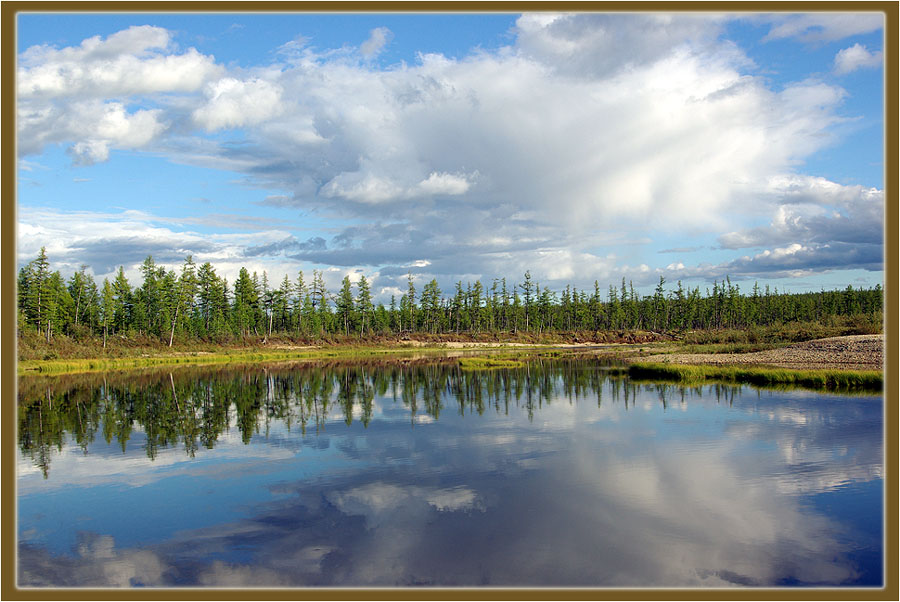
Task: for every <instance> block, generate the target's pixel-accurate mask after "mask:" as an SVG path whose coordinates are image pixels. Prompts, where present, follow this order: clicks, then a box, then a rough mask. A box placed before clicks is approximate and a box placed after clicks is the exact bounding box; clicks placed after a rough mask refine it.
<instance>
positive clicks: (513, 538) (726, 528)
mask: <svg viewBox="0 0 900 602" xmlns="http://www.w3.org/2000/svg"><path fill="white" fill-rule="evenodd" d="M18 428H19V435H18V436H19V453H18V460H17V466H18V481H17V482H18V537H19V546H18V549H19V557H18V567H19V585H20V586H93V587H101V586H185V585H199V586H207V587H212V586H221V587H236V586H241V587H243V586H277V587H286V586H288V587H289V586H304V585H323V586H365V585H404V586H405V585H445V586H462V585H478V586H481V585H494V586H635V587H651V586H667V587H680V586H757V585H759V586H794V585H816V586H821V585H824V586H833V585H857V586H858V585H864V586H865V585H876V586H880V585H881V583H882V556H883V543H882V514H883V502H882V493H883V465H884V464H883V434H882V398H881V397H880V396H874V397H873V396H861V397H854V396H840V395H832V394H820V393H814V392H808V391H797V390H794V391H772V390H756V389H752V388H747V387H726V386H704V387H700V388H685V387H678V386H672V385H656V384H637V383H633V382H630V381H628V380H627V379H624V378H621V377H617V378H610V377H608V374H607V373H606V372H605V371H604V370H603V369H602V368H598V366H597V364H596V363H595V362H587V361H558V362H551V363H547V362H545V363H543V364H530V365H529V366H528V367H526V368H520V369H515V370H491V371H482V372H478V371H462V370H460V369H459V368H458V367H457V366H455V365H453V364H452V363H450V362H445V363H442V364H432V365H408V366H394V367H380V366H377V365H374V364H373V365H334V366H311V365H294V366H284V365H282V366H269V367H267V368H265V367H261V366H259V365H256V366H253V367H244V368H240V369H234V368H229V369H223V368H205V369H193V368H192V369H179V370H173V371H172V372H171V373H169V372H155V373H152V374H139V375H135V374H131V375H123V374H119V375H113V374H107V375H92V376H90V377H81V378H65V377H59V378H55V379H49V378H46V379H32V378H30V379H22V380H20V385H19V425H18Z"/></svg>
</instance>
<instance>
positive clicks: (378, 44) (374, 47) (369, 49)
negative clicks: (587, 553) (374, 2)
mask: <svg viewBox="0 0 900 602" xmlns="http://www.w3.org/2000/svg"><path fill="white" fill-rule="evenodd" d="M393 37H394V34H393V33H391V30H390V29H388V28H387V27H376V28H375V29H373V30H372V31H371V32H369V39H368V40H366V41H365V42H363V43H362V44H361V45H360V47H359V52H360V54H362V55H363V57H365V58H367V59H371V58H374V57H376V56H378V55H379V54H380V53H381V52H382V51H383V50H384V47H385V46H386V45H387V44H388V42H390V41H391V39H392V38H393Z"/></svg>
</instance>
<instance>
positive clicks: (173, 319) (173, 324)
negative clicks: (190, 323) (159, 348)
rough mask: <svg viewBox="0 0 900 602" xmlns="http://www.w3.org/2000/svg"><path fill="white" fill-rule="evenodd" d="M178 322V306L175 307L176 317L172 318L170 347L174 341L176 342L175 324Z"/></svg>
mask: <svg viewBox="0 0 900 602" xmlns="http://www.w3.org/2000/svg"><path fill="white" fill-rule="evenodd" d="M177 321H178V306H177V305H176V306H175V316H174V317H173V318H172V332H171V333H169V347H171V346H172V341H173V340H175V322H177Z"/></svg>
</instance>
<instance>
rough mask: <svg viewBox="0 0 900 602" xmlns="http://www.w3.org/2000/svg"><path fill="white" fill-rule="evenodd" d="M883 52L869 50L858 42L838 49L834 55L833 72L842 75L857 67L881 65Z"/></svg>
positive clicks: (872, 67)
mask: <svg viewBox="0 0 900 602" xmlns="http://www.w3.org/2000/svg"><path fill="white" fill-rule="evenodd" d="M882 60H883V53H882V52H881V51H880V50H876V51H875V52H869V49H868V48H866V47H865V46H861V45H860V44H854V45H853V46H850V47H849V48H844V49H843V50H841V51H839V52H838V53H837V54H836V55H835V57H834V72H835V73H836V74H837V75H844V74H847V73H850V72H852V71H856V70H857V69H874V68H876V67H878V66H880V65H881V61H882Z"/></svg>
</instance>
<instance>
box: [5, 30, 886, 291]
mask: <svg viewBox="0 0 900 602" xmlns="http://www.w3.org/2000/svg"><path fill="white" fill-rule="evenodd" d="M17 18H18V22H17V52H18V64H17V81H16V86H17V151H18V171H17V175H18V182H17V195H18V205H17V207H18V217H17V219H18V223H17V234H18V263H19V265H24V264H26V263H27V262H28V261H30V260H32V259H34V257H36V256H37V254H38V252H39V250H40V248H41V247H46V251H47V255H48V258H49V260H50V265H51V269H54V270H56V269H58V270H60V272H61V273H62V274H63V275H64V276H66V275H70V274H72V273H73V272H74V271H75V270H77V269H79V266H81V265H87V266H88V271H89V272H91V273H92V274H93V275H94V276H95V278H97V280H98V282H101V281H102V279H103V278H106V277H110V276H112V275H113V274H114V272H115V271H116V270H117V269H118V267H119V266H123V267H124V269H125V273H126V275H128V277H129V280H130V281H131V283H132V284H133V285H138V284H140V282H141V280H140V275H139V274H140V272H139V269H138V268H139V266H140V264H141V263H142V262H143V261H144V259H145V258H146V257H147V256H148V255H152V256H153V258H154V259H155V261H156V262H157V263H158V264H162V265H164V266H166V267H168V268H170V269H175V270H176V271H177V270H179V269H180V266H181V265H182V263H183V261H184V259H185V257H186V256H188V255H191V256H192V257H193V260H194V262H195V263H197V264H198V265H199V264H200V263H203V262H206V261H209V262H210V263H211V264H212V265H213V266H214V267H215V268H216V271H217V273H218V274H219V275H221V276H226V277H227V278H228V279H229V281H230V282H233V281H234V277H235V276H236V275H237V273H238V271H239V269H240V268H241V267H246V268H247V269H248V270H250V271H251V272H253V271H256V272H258V273H259V274H260V275H261V274H262V273H263V272H264V271H265V272H266V274H267V275H268V279H269V281H270V282H275V283H280V281H281V280H282V278H283V277H284V276H285V275H288V276H289V277H290V278H291V279H292V280H294V279H296V276H297V273H298V271H300V270H302V271H303V272H304V275H305V278H306V280H307V281H309V279H310V277H311V275H312V271H313V270H322V271H323V272H324V274H325V279H326V284H328V286H329V287H330V288H332V289H337V288H338V287H339V286H340V281H341V279H342V278H343V277H344V276H349V277H350V279H351V280H352V281H354V282H355V281H358V280H359V278H360V276H361V275H365V276H366V278H367V279H368V280H369V281H370V282H371V284H372V290H373V292H374V293H375V297H376V301H383V302H389V301H390V296H391V295H392V294H395V295H400V294H402V293H403V292H404V291H405V290H406V280H407V275H408V274H412V275H413V276H414V278H415V280H416V282H417V283H419V285H418V286H419V288H420V289H421V286H422V285H424V283H426V282H428V281H430V280H431V279H432V278H435V279H437V281H438V283H439V285H440V287H441V289H442V290H443V291H444V292H445V294H452V290H453V287H454V283H456V282H457V281H462V282H463V283H464V284H465V283H467V282H474V281H475V280H478V279H481V280H482V282H483V283H484V284H485V285H486V287H488V288H489V287H490V283H491V282H492V281H493V279H495V278H503V277H505V278H506V279H507V281H508V282H509V283H510V285H512V283H515V282H521V281H522V279H523V276H524V274H525V272H526V271H529V272H530V274H531V276H532V278H533V280H534V281H536V282H538V283H539V284H540V285H541V286H542V287H544V286H547V287H549V288H551V290H562V289H563V288H565V287H566V285H573V286H575V287H576V288H579V289H587V290H593V287H594V282H595V281H597V282H598V283H599V286H600V288H601V290H602V291H604V293H605V291H606V289H607V288H608V286H609V285H610V284H618V283H620V282H621V280H622V278H625V279H627V280H629V281H632V282H633V283H634V285H635V287H636V288H637V289H638V290H642V291H645V292H649V291H650V290H652V289H653V287H654V286H655V285H656V284H657V283H658V282H659V279H660V277H663V278H664V279H665V281H666V288H667V289H669V288H672V287H674V286H675V283H676V282H677V281H679V280H681V281H682V282H683V283H684V284H685V285H686V286H699V287H700V288H701V291H703V290H705V289H706V288H712V283H713V281H714V280H719V281H721V280H722V279H724V278H725V277H726V276H728V277H729V278H730V279H731V281H732V282H734V283H738V284H739V285H740V286H741V289H742V290H744V291H749V290H750V289H751V288H752V286H753V284H754V282H759V283H760V285H761V286H762V285H765V284H770V285H772V286H777V287H778V288H779V290H788V291H804V290H821V289H823V288H824V289H826V290H827V289H833V288H845V287H846V286H847V285H852V286H854V287H860V286H862V287H873V286H875V285H876V284H883V279H884V272H883V270H884V263H883V255H884V234H883V228H884V178H883V170H884V160H883V155H884V121H883V112H884V101H883V95H884V80H883V78H884V72H883V56H882V53H883V47H884V46H883V33H884V32H883V23H884V18H883V15H882V14H881V13H842V14H841V13H826V12H821V13H811V14H787V13H778V14H739V15H727V14H699V13H674V14H662V13H619V14H603V13H581V14H577V13H550V12H539V13H530V14H519V13H516V14H514V13H480V14H479V13H474V14H378V13H373V14H311V13H310V14H303V13H286V14H263V13H259V14H241V13H234V14H228V13H209V14H176V13H173V14H141V13H116V14H47V13H31V14H29V13H20V14H19V15H18V17H17Z"/></svg>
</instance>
